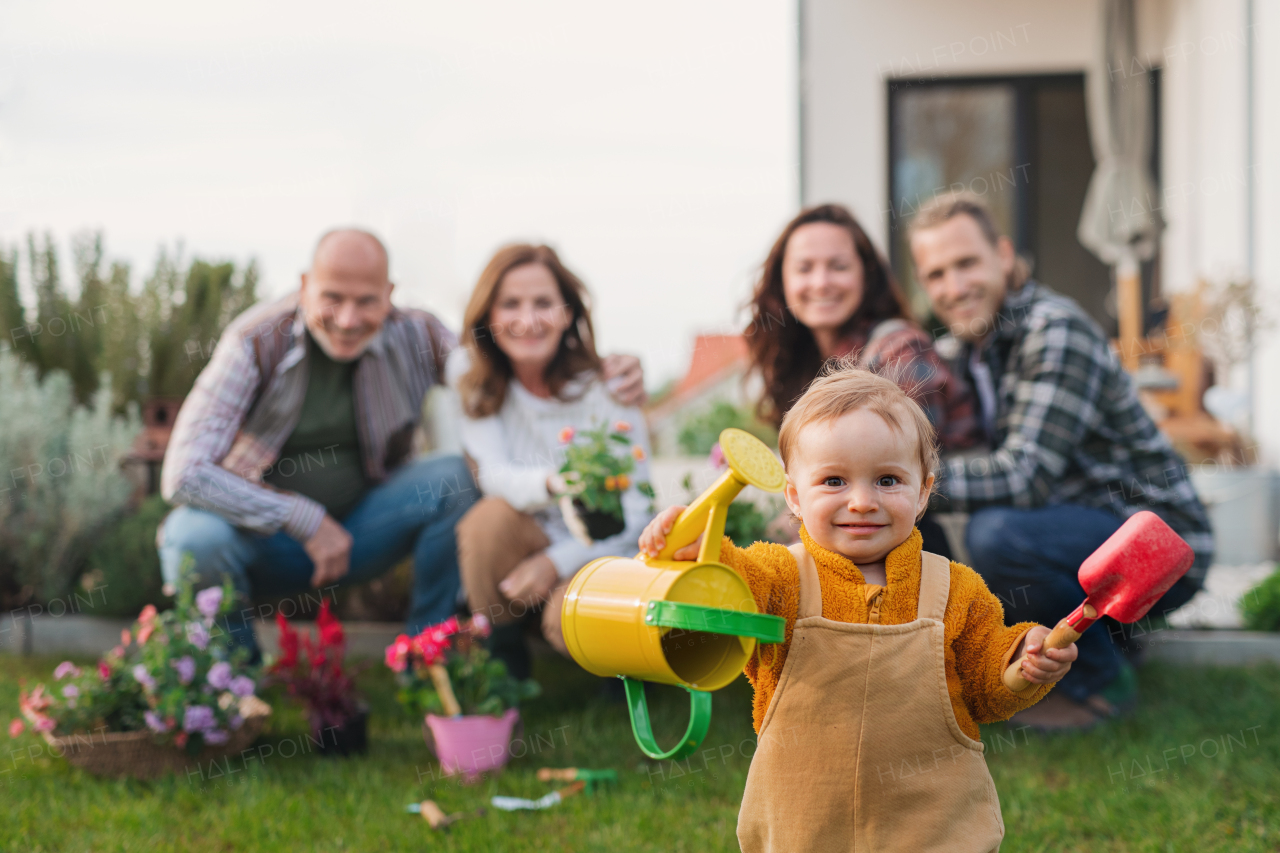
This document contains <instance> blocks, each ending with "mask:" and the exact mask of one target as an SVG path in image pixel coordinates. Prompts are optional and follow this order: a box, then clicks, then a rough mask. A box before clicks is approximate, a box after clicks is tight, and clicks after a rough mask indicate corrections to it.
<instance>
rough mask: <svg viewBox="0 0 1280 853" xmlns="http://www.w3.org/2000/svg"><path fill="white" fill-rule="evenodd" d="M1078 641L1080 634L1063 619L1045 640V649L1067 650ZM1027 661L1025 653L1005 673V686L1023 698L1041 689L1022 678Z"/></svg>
mask: <svg viewBox="0 0 1280 853" xmlns="http://www.w3.org/2000/svg"><path fill="white" fill-rule="evenodd" d="M1078 639H1080V632H1079V631H1077V630H1076V629H1075V628H1072V627H1071V625H1070V624H1068V622H1067V620H1066V619H1063V620H1062V621H1061V622H1059V623H1058V624H1057V625H1055V626H1054V628H1053V630H1052V631H1050V632H1049V636H1047V637H1045V638H1044V645H1043V647H1044V648H1046V649H1065V648H1066V647H1067V646H1069V645H1071V644H1072V643H1074V642H1075V641H1076V640H1078ZM1026 659H1027V654H1026V652H1023V654H1022V657H1020V658H1018V659H1017V660H1016V661H1014V662H1013V663H1011V664H1009V668H1008V669H1006V670H1005V671H1004V686H1005V687H1008V688H1009V689H1010V690H1012V691H1013V692H1014V693H1016V694H1018V695H1019V696H1022V697H1023V698H1026V697H1027V696H1029V695H1031V694H1032V693H1034V692H1035V691H1036V690H1038V689H1039V688H1040V685H1039V684H1032V683H1031V682H1030V681H1027V680H1026V679H1025V678H1023V677H1022V672H1021V669H1022V662H1023V661H1024V660H1026Z"/></svg>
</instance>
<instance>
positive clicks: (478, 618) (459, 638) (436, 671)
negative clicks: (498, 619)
mask: <svg viewBox="0 0 1280 853" xmlns="http://www.w3.org/2000/svg"><path fill="white" fill-rule="evenodd" d="M488 635H489V621H488V619H486V618H485V617H484V615H483V614H479V613H477V614H476V615H474V616H472V617H471V619H470V620H468V621H467V622H465V623H461V622H459V621H458V619H457V617H452V618H450V619H447V620H446V621H444V622H441V623H440V624H439V625H432V626H431V627H429V628H427V629H425V630H424V631H422V633H420V634H418V635H417V636H414V637H409V636H407V635H405V634H401V635H400V636H399V637H396V641H395V642H394V643H392V644H391V645H389V646H387V652H386V663H387V666H388V667H390V668H391V669H392V670H393V671H394V672H395V673H396V681H397V683H398V684H399V685H400V690H399V693H398V694H397V699H398V700H399V701H400V704H401V705H402V706H404V707H405V708H406V709H407V710H408V711H409V712H410V713H411V714H414V715H415V716H417V715H419V714H422V715H424V721H423V737H424V738H425V739H426V741H427V746H428V747H429V748H430V749H431V750H432V752H434V753H435V754H436V757H437V758H439V759H440V766H441V768H443V770H444V772H445V774H446V775H453V774H456V773H462V774H463V776H464V777H465V778H466V780H467V781H473V780H474V779H476V778H477V777H478V776H479V774H480V773H482V772H483V771H485V770H492V769H496V768H499V767H502V766H504V765H505V764H506V763H507V759H508V757H509V752H508V745H509V744H510V742H511V736H512V731H513V729H514V728H515V726H516V723H517V721H518V720H519V710H518V709H519V704H520V702H521V701H523V700H525V699H531V698H533V697H534V696H537V695H538V694H539V693H540V692H541V688H540V687H539V686H538V683H537V682H536V681H533V680H532V679H529V680H527V681H518V680H516V679H515V678H512V677H511V675H510V674H509V673H508V672H507V667H506V664H504V663H502V661H499V660H494V659H493V658H491V657H490V656H489V652H488V651H487V650H486V649H485V647H484V643H483V642H482V641H483V640H484V638H485V637H487V636H488Z"/></svg>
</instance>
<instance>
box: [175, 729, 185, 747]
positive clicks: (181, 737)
mask: <svg viewBox="0 0 1280 853" xmlns="http://www.w3.org/2000/svg"><path fill="white" fill-rule="evenodd" d="M173 744H174V746H176V747H178V749H182V747H184V746H186V745H187V733H186V732H178V733H177V734H176V735H174V736H173Z"/></svg>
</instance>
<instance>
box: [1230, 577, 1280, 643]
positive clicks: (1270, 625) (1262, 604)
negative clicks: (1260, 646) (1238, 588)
mask: <svg viewBox="0 0 1280 853" xmlns="http://www.w3.org/2000/svg"><path fill="white" fill-rule="evenodd" d="M1240 612H1241V613H1243V614H1244V624H1245V627H1246V628H1249V629H1250V630H1253V631H1280V568H1277V569H1276V570H1275V571H1274V572H1272V573H1271V576H1270V577H1268V578H1267V579H1266V580H1264V581H1263V582H1262V583H1260V584H1258V585H1257V586H1255V587H1254V588H1253V589H1251V590H1249V591H1248V592H1246V593H1245V594H1244V598H1242V599H1240Z"/></svg>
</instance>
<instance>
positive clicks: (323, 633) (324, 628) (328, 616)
mask: <svg viewBox="0 0 1280 853" xmlns="http://www.w3.org/2000/svg"><path fill="white" fill-rule="evenodd" d="M316 624H317V625H319V627H320V645H321V646H322V647H323V646H331V647H334V648H337V649H338V650H339V654H341V649H342V647H343V646H344V645H345V644H346V637H345V636H344V635H343V633H342V623H341V622H339V621H338V619H337V617H336V616H334V615H333V613H331V612H330V610H329V601H328V599H325V601H324V602H323V603H322V604H321V605H320V615H319V616H318V617H317V618H316Z"/></svg>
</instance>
